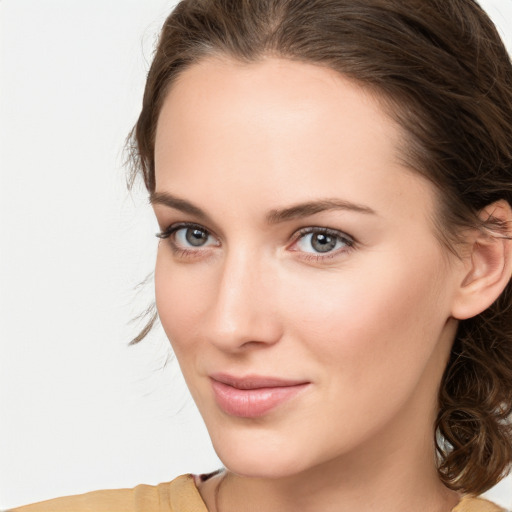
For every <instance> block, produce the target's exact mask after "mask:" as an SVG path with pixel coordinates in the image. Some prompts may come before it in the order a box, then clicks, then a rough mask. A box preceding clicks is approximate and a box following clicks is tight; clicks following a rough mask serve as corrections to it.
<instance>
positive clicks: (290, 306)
mask: <svg viewBox="0 0 512 512" xmlns="http://www.w3.org/2000/svg"><path fill="white" fill-rule="evenodd" d="M368 263H369V262H368ZM439 268H440V263H439V260H438V259H437V258H433V259H432V261H430V265H428V266H425V264H424V262H421V263H420V262H418V263H417V264H414V263H411V262H410V261H409V262H408V263H407V265H405V264H404V263H403V261H399V260H396V261H395V260H394V259H388V261H387V262H386V264H385V265H384V264H382V260H381V262H380V264H379V265H377V264H375V265H369V264H368V265H362V266H361V267H358V268H357V269H356V268H354V269H346V270H345V271H343V272H341V273H338V274H333V275H325V276H321V275H318V276H317V277H316V279H315V280H311V281H310V282H308V283H304V281H301V280H297V281H296V283H295V285H294V286H292V287H290V289H289V292H290V293H287V295H286V300H282V302H281V304H282V305H283V307H284V308H286V311H287V315H286V317H287V318H288V322H287V323H288V324H289V326H293V330H294V337H296V338H298V339H301V340H302V342H303V344H304V345H305V346H307V348H308V351H309V354H308V356H309V357H311V358H314V359H315V360H317V361H318V360H320V361H321V363H322V364H324V365H327V366H328V367H332V368H340V370H342V371H340V375H341V374H343V375H351V376H352V377H353V378H356V377H357V379H360V378H361V379H367V378H370V377H369V376H370V375H371V374H373V375H379V374H382V375H384V374H385V373H386V372H388V373H390V374H392V373H394V372H396V370H397V369H400V370H404V371H407V370H406V369H407V368H409V369H410V370H411V372H414V371H419V368H418V366H420V365H424V364H426V361H427V359H428V357H429V354H430V352H431V351H432V350H434V348H435V344H436V342H437V341H438V338H439V336H440V333H441V331H442V329H443V326H444V324H445V321H446V317H445V316H446V315H445V311H444V310H445V309H447V308H445V307H444V305H443V299H442V297H441V293H440V288H441V287H440V286H438V285H436V282H438V281H439ZM376 269H377V270H376ZM301 290H302V292H301ZM304 290H308V292H307V293H304ZM336 374H337V373H336V372H334V371H333V373H332V375H336ZM390 376H391V377H392V375H390Z"/></svg>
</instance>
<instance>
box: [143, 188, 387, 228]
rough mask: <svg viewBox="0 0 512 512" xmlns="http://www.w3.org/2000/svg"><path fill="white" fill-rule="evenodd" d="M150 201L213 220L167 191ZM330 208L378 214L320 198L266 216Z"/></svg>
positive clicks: (277, 219) (282, 217)
mask: <svg viewBox="0 0 512 512" xmlns="http://www.w3.org/2000/svg"><path fill="white" fill-rule="evenodd" d="M149 202H150V203H151V204H152V205H155V204H161V205H164V206H167V207H169V208H174V209H175V210H179V211H181V212H184V213H188V214H190V215H194V216H195V217H197V218H199V219H202V220H206V221H211V219H210V217H209V215H208V214H207V213H206V212H204V211H203V210H201V208H199V207H198V206H196V205H194V204H193V203H191V202H190V201H187V200H186V199H181V198H179V197H176V196H173V195H172V194H169V193H167V192H152V193H151V194H150V196H149ZM329 210H345V211H347V210H348V211H353V212H356V213H363V214H366V215H377V212H376V211H375V210H373V209H372V208H370V207H368V206H365V205H361V204H356V203H352V202H350V201H345V200H343V199H320V200H315V201H307V202H305V203H299V204H296V205H293V206H289V207H287V208H282V209H275V210H271V211H270V212H268V213H267V215H266V216H265V217H266V221H267V223H268V224H279V223H281V222H287V221H290V220H294V219H299V218H302V217H309V216H310V215H315V214H317V213H321V212H324V211H329Z"/></svg>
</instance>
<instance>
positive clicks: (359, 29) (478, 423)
mask: <svg viewBox="0 0 512 512" xmlns="http://www.w3.org/2000/svg"><path fill="white" fill-rule="evenodd" d="M209 55H225V56H229V57H231V58H233V59H238V60H240V61H243V62H254V61H257V60H258V59H260V58H262V57H264V56H268V55H274V56H279V57H282V58H288V59H293V60H299V61H304V62H309V63H316V64H319V65H323V66H327V67H329V68H331V69H334V70H337V71H339V72H340V73H342V74H343V75H345V76H348V77H350V78H352V79H354V80H356V81H357V82H359V83H360V84H362V85H363V86H364V87H369V88H371V89H372V90H374V91H375V92H377V94H378V95H379V96H380V97H381V98H383V101H384V104H385V105H387V109H388V111H389V113H390V115H391V116H393V117H394V118H395V120H396V121H398V123H399V124H400V125H401V126H402V128H403V129H404V133H405V134H406V141H405V144H404V148H402V153H403V158H404V160H405V161H406V162H407V164H408V165H409V166H410V167H411V168H413V169H414V170H416V171H417V172H419V173H421V174H422V175H423V176H425V177H427V178H428V179H429V180H431V182H432V183H434V185H435V186H436V187H437V189H438V191H439V204H440V207H439V211H438V216H437V224H438V227H439V230H438V231H439V235H440V236H441V237H442V239H443V241H444V242H445V243H447V244H448V245H449V246H451V247H452V248H453V247H454V244H455V243H456V233H457V232H460V228H462V227H473V228H474V227H478V228H479V229H489V232H490V233H491V234H492V236H510V229H509V227H508V226H503V225H499V224H498V223H497V222H496V221H495V219H493V218H492V217H491V218H489V219H488V221H487V222H483V223H482V222H480V221H479V220H478V217H477V214H478V212H479V211H480V210H481V209H482V208H483V207H485V206H487V205H489V204H491V203H492V202H494V201H496V200H499V199H504V200H506V201H508V203H509V204H512V136H511V134H512V65H511V62H510V58H509V56H508V54H507V51H506V49H505V48H504V46H503V43H502V42H501V40H500V38H499V35H498V33H497V31H496V29H495V27H494V25H493V24H492V22H491V21H490V19H489V18H488V17H487V15H486V14H485V13H484V11H483V10H482V9H481V8H480V7H479V5H478V4H477V3H476V2H475V1H473V0H408V1H406V2H404V1H403V0H183V1H181V2H180V3H179V4H178V5H177V7H176V8H175V10H174V11H173V12H172V14H171V15H170V16H169V17H168V19H167V20H166V22H165V24H164V27H163V31H162V34H161V37H160V40H159V43H158V47H157V51H156V54H155V57H154V60H153V63H152V65H151V69H150V71H149V75H148V79H147V84H146V90H145V93H144V100H143V108H142V112H141V114H140V117H139V120H138V122H137V124H136V126H135V128H134V130H133V132H132V137H131V139H130V142H131V149H132V163H133V164H134V166H133V168H132V173H131V180H132V181H131V183H133V179H135V176H136V175H137V174H141V175H142V177H143V179H144V183H145V185H146V187H147V189H148V190H149V191H153V190H154V187H155V164H154V142H155V130H156V124H157V119H158V115H159V112H160V109H161V107H162V103H163V101H164V99H165V97H166V94H167V92H168V90H169V87H170V86H171V85H172V83H173V82H174V80H175V79H176V77H177V76H178V75H179V74H180V73H182V72H183V71H184V70H185V69H187V67H189V66H191V65H192V64H194V63H197V62H198V61H199V60H201V59H203V58H205V57H207V56H209ZM150 324H151V322H150ZM150 324H148V326H150ZM148 328H149V327H148ZM145 333H147V330H146V332H143V334H142V335H140V336H139V337H138V338H136V341H139V340H140V339H141V338H142V337H143V336H144V335H145ZM511 413H512V285H511V283H509V284H508V286H507V288H506V290H505V291H504V293H503V294H502V295H501V296H500V297H499V299H498V300H497V301H496V302H495V303H494V304H493V305H492V306H491V307H490V308H489V309H488V310H486V311H485V312H483V313H482V314H480V315H478V316H476V317H474V318H471V319H469V320H464V321H462V322H460V326H459V329H458V332H457V335H456V339H455V341H454V345H453V349H452V354H451V358H450V361H449V363H448V365H447V368H446V371H445V374H444V377H443V380H442V383H441V389H440V392H439V414H438V418H437V421H436V425H435V435H436V446H437V452H438V456H439V457H438V458H439V464H438V470H439V475H440V477H441V479H442V480H443V482H444V483H445V484H446V485H447V486H448V487H450V488H452V489H455V490H459V491H462V492H466V493H472V494H480V493H481V492H484V491H486V490H487V489H489V488H490V487H492V486H493V485H495V484H496V483H497V482H498V481H499V480H500V478H502V477H503V476H504V475H505V474H506V472H507V471H508V470H509V468H510V464H511V462H512V427H511V422H510V417H511Z"/></svg>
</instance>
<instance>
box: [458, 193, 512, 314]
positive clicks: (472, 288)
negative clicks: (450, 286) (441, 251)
mask: <svg viewBox="0 0 512 512" xmlns="http://www.w3.org/2000/svg"><path fill="white" fill-rule="evenodd" d="M479 216H480V219H481V220H482V221H483V222H485V225H486V226H489V227H488V229H480V230H478V231H477V232H475V233H473V235H471V239H470V240H468V247H469V248H468V251H467V252H466V254H465V255H464V258H463V262H462V263H463V264H464V273H463V277H462V279H461V282H460V285H459V287H458V290H457V294H456V298H455V301H454V304H453V309H452V316H453V317H454V318H456V319H457V320H465V319H467V318H471V317H474V316H476V315H478V314H480V313H482V312H483V311H485V310H486V309H487V308H488V307H489V306H491V304H492V303H493V302H494V301H495V300H496V299H497V298H498V297H499V296H500V295H501V293H502V292H503V290H504V289H505V287H506V286H507V284H508V283H509V281H510V279H511V277H512V208H511V207H510V205H509V204H508V202H507V201H505V200H499V201H496V202H495V203H492V204H491V205H489V206H487V207H485V208H484V209H483V210H482V211H481V212H480V215H479Z"/></svg>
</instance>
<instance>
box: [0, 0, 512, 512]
mask: <svg viewBox="0 0 512 512" xmlns="http://www.w3.org/2000/svg"><path fill="white" fill-rule="evenodd" d="M173 4H174V2H173V1H170V0H88V1H87V2H84V1H78V0H0V130H1V132H0V144H1V146H0V336H1V338H0V344H1V345H0V349H1V351H0V509H1V508H7V507H12V506H16V505H21V504H24V503H29V502H34V501H40V500H43V499H47V498H51V497H55V496H62V495H67V494H75V493H81V492H85V491H89V490H93V489H105V488H117V487H132V486H134V485H136V484H139V483H149V484H156V483H158V482H163V481H169V480H170V479H172V478H173V477H174V476H176V475H178V474H181V473H184V472H196V473H199V472H205V471H209V470H212V469H215V468H216V467H218V466H219V465H220V463H219V461H218V459H217V458H216V457H215V455H214V453H213V450H212V448H211V447H210V443H209V440H208V437H207V434H206V431H205V429H204V427H203V425H202V422H201V420H200V417H199V415H198V413H197V411H196V410H195V407H194V405H193V404H192V403H191V400H190V398H189V396H188V392H187V390H186V388H185V386H184V384H183V381H182V379H181V377H180V374H179V370H178V368H177V364H176V362H175V361H174V360H173V359H172V356H170V355H169V351H168V343H167V341H166V339H165V335H164V334H163V332H162V331H161V330H160V329H156V330H155V332H154V333H153V334H152V335H151V336H150V337H149V338H148V339H147V340H145V341H144V342H143V343H141V344H140V345H138V346H136V347H128V346H127V342H128V341H129V340H130V338H131V337H132V336H133V335H134V334H135V333H136V332H137V324H131V325H130V324H128V320H129V319H130V318H133V317H134V316H136V314H137V313H139V312H140V311H141V310H143V309H144V308H145V307H146V306H147V305H148V304H149V303H150V301H151V294H152V289H151V283H149V285H147V286H146V287H142V288H139V289H138V291H137V290H135V287H136V285H137V283H138V282H140V281H142V279H143V278H144V277H145V276H146V275H147V274H149V273H150V272H151V270H152V265H153V259H154V253H155V248H156V239H155V237H154V233H155V232H156V231H157V226H156V223H155V222H154V221H153V219H152V217H151V212H150V210H149V207H148V205H147V203H146V197H145V194H144V191H143V190H142V188H141V187H139V188H138V189H137V190H135V191H134V192H133V193H132V194H128V192H127V191H126V188H125V186H124V172H125V171H124V169H123V166H122V163H123V155H122V147H123V141H124V138H125V136H126V135H127V133H128V131H129V129H130V128H131V126H132V125H133V123H134V122H135V120H136V117H137V114H138V111H139V105H140V102H141V98H142V90H143V85H144V78H145V74H146V72H147V69H148V64H149V61H150V60H151V52H152V49H153V46H154V43H155V39H156V36H157V34H158V31H159V28H160V26H161V24H162V22H163V20H164V19H165V16H166V15H167V14H168V13H169V11H170V9H171V7H172V5H173ZM483 5H484V6H485V7H486V8H487V9H488V11H489V13H490V14H491V15H492V16H493V18H494V20H495V22H496V23H497V24H498V26H499V27H500V29H501V31H502V33H503V34H504V37H505V39H506V42H507V44H508V45H509V48H511V49H512V0H487V1H485V2H483ZM139 325H140V324H139ZM166 363H167V364H166ZM490 496H491V497H492V498H493V499H495V500H496V501H499V502H500V503H502V504H503V505H506V506H508V507H512V479H511V478H508V479H507V480H506V481H504V482H503V483H502V484H501V485H500V486H499V487H498V488H496V489H494V490H493V491H492V492H491V494H490Z"/></svg>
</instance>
